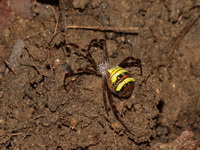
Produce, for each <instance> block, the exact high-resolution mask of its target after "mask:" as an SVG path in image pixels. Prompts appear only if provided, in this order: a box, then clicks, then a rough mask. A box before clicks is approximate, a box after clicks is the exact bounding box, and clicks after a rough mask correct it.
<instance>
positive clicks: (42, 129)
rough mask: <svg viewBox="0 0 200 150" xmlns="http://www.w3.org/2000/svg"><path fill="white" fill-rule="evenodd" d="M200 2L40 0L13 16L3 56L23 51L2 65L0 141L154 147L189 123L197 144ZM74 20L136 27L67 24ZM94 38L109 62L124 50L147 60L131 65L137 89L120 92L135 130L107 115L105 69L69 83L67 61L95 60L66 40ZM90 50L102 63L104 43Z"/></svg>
mask: <svg viewBox="0 0 200 150" xmlns="http://www.w3.org/2000/svg"><path fill="white" fill-rule="evenodd" d="M195 2H196V1H195ZM195 2H194V1H191V0H189V1H178V0H176V1H173V2H171V1H154V0H153V1H142V2H141V1H139V0H116V1H113V0H96V1H95V0H73V1H72V0H60V3H59V5H56V4H55V5H51V7H54V9H55V12H56V13H54V11H53V9H52V8H51V7H48V8H47V7H46V4H42V3H39V2H38V3H36V4H34V5H32V17H31V18H30V19H24V18H21V17H16V18H15V20H14V21H13V22H12V24H11V25H10V27H9V29H7V30H6V31H5V32H4V33H3V34H2V36H1V41H0V42H1V45H2V46H1V47H0V54H1V53H2V56H1V57H0V59H1V61H4V60H7V61H8V62H9V60H11V56H12V55H17V54H13V51H17V50H18V51H19V52H18V53H20V54H19V55H20V57H17V56H16V60H15V61H12V62H11V63H10V64H9V65H8V66H7V67H5V65H4V64H3V63H2V64H1V67H0V69H1V70H0V71H1V75H0V102H1V103H0V110H1V111H0V130H1V131H0V149H59V150H60V149H69V150H82V149H89V150H93V149H95V150H97V149H101V150H103V149H120V150H123V149H124V150H127V149H150V147H152V145H154V144H155V143H157V142H161V143H165V142H166V143H167V142H171V141H173V140H174V139H176V138H177V137H178V136H180V135H181V133H182V132H183V131H185V130H190V131H192V132H193V133H194V138H195V139H197V141H198V143H199V146H200V134H199V133H200V42H199V39H200V20H198V18H199V14H200V11H199V6H200V4H199V3H195ZM56 17H58V24H57V23H56V22H57V21H56ZM71 25H77V26H87V27H94V26H104V27H118V28H130V27H137V28H138V29H137V30H134V31H133V30H127V31H119V30H116V31H114V30H111V31H99V30H84V29H67V28H66V26H71ZM92 39H105V40H106V42H107V47H108V53H109V57H110V64H111V65H112V66H114V65H117V64H119V62H121V61H122V60H123V59H124V58H126V57H127V56H133V57H136V58H140V59H141V61H142V65H143V75H142V77H141V76H139V73H140V72H139V70H138V69H135V68H128V70H129V71H131V72H133V74H134V76H135V78H136V86H135V89H134V91H133V93H132V96H131V97H130V98H128V99H121V100H120V99H118V98H117V97H114V101H115V104H116V106H117V108H118V109H119V111H120V113H121V114H122V116H123V119H124V121H125V122H126V123H127V124H128V125H129V126H130V127H131V130H132V131H133V133H134V135H130V134H129V133H128V132H127V131H126V130H125V128H124V127H123V126H122V125H121V124H120V122H119V121H118V120H117V119H116V117H115V116H114V115H113V113H112V111H110V112H109V116H108V115H107V114H106V111H105V108H104V104H103V96H102V86H101V85H102V79H101V78H100V77H96V76H93V75H81V76H74V77H71V78H68V79H67V81H69V82H70V84H69V85H68V86H67V87H66V90H65V89H64V87H63V78H64V74H65V72H67V71H68V69H67V67H68V68H69V67H71V68H72V69H74V70H75V69H77V68H79V67H84V66H86V65H87V64H88V62H87V61H86V60H85V59H83V58H82V57H80V56H78V55H77V53H79V52H80V49H76V48H74V47H70V49H66V47H65V46H64V47H61V45H62V44H63V43H75V44H77V45H78V46H79V47H81V48H87V46H88V44H89V43H90V41H91V40H92ZM20 43H21V44H22V45H20ZM20 46H21V47H20ZM92 53H93V55H94V58H95V60H97V61H98V62H100V61H101V58H102V57H103V56H102V51H101V50H100V49H96V48H93V49H92ZM3 54H4V56H3ZM12 57H13V56H12ZM66 66H67V67H66ZM9 67H10V68H12V70H11V69H8V68H9ZM109 107H110V106H109Z"/></svg>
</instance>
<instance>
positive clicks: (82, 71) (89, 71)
mask: <svg viewBox="0 0 200 150" xmlns="http://www.w3.org/2000/svg"><path fill="white" fill-rule="evenodd" d="M81 74H91V75H96V76H101V75H100V74H99V73H98V72H97V71H95V70H92V69H90V68H78V69H77V70H76V71H73V70H71V71H69V72H67V73H66V74H65V76H64V81H63V85H64V87H65V90H66V86H67V85H68V84H69V83H66V79H67V78H68V77H72V76H76V75H81Z"/></svg>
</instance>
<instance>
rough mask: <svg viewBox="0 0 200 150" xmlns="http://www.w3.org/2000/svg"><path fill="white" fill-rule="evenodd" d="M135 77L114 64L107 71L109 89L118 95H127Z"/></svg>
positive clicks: (130, 90)
mask: <svg viewBox="0 0 200 150" xmlns="http://www.w3.org/2000/svg"><path fill="white" fill-rule="evenodd" d="M134 82H135V79H134V78H133V76H132V75H131V74H130V73H129V72H128V71H127V70H125V69H123V68H122V67H119V66H116V67H114V68H111V69H109V70H108V71H107V83H108V86H109V88H110V90H111V91H112V92H113V93H114V94H116V95H117V96H119V97H129V96H130V95H131V93H132V91H133V88H134Z"/></svg>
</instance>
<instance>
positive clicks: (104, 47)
mask: <svg viewBox="0 0 200 150" xmlns="http://www.w3.org/2000/svg"><path fill="white" fill-rule="evenodd" d="M99 41H100V43H101V45H102V49H103V50H104V61H106V62H109V57H108V49H107V45H106V40H104V39H100V40H99Z"/></svg>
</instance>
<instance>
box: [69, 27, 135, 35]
mask: <svg viewBox="0 0 200 150" xmlns="http://www.w3.org/2000/svg"><path fill="white" fill-rule="evenodd" d="M66 28H67V29H83V30H96V31H107V32H122V33H132V34H133V33H138V32H139V28H138V27H129V28H118V27H102V26H93V27H90V26H66Z"/></svg>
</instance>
